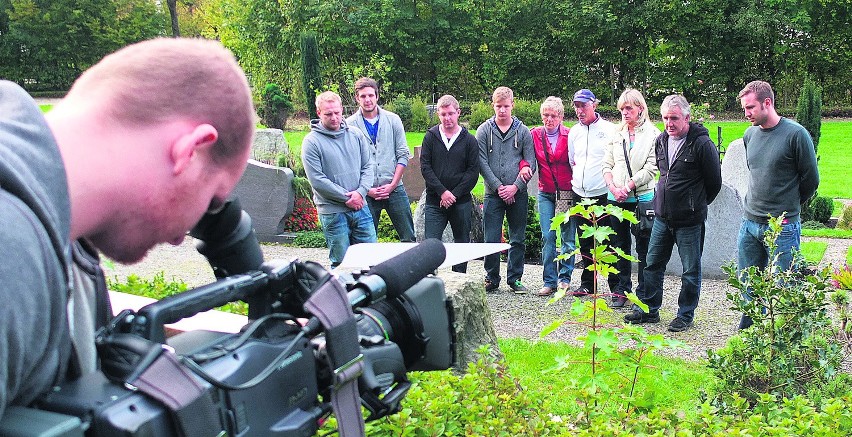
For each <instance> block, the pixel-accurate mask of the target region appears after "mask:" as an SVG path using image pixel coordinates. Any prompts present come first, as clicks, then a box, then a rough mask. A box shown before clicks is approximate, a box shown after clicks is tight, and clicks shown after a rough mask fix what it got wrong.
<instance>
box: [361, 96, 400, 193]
mask: <svg viewBox="0 0 852 437" xmlns="http://www.w3.org/2000/svg"><path fill="white" fill-rule="evenodd" d="M346 124H348V125H349V126H352V127H357V128H358V129H359V130H360V131H361V133H363V134H364V137H365V138H367V141H368V142H370V143H372V142H371V141H370V138H369V136H368V135H367V126H365V125H364V117H362V116H361V108H358V110H357V111H355V113H354V114H352V115H350V116H349V118H347V119H346ZM370 148H371V151H372V153H373V160H375V161H376V167H375V169H376V172H375V174H374V178H375V179H374V181H373V186H374V187H378V186H380V185H385V184H389V183H390V182H391V181H392V180H393V175H394V173H396V166H397V164H402V165H403V166H406V165H408V158H409V155H410V153H409V151H408V142H407V141H406V139H405V129H404V128H403V127H402V120H400V118H399V116H398V115H396V114H394V113H393V112H390V111H386V110H384V109H382V108H379V127H378V133H376V143H375V144H371V145H370ZM399 184H400V185H402V181H401V180H400V181H399Z"/></svg>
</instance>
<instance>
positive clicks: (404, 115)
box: [385, 95, 426, 131]
mask: <svg viewBox="0 0 852 437" xmlns="http://www.w3.org/2000/svg"><path fill="white" fill-rule="evenodd" d="M413 101H414V99H411V98H409V97H406V96H405V95H400V96H398V97H397V98H395V99H394V100H393V101H392V102H389V103H388V104H387V105H385V108H386V109H387V110H388V111H391V112H393V113H395V114H396V115H398V116H399V118H400V119H401V120H402V126H403V127H405V130H406V131H413V129H412V128H411V122H412V120H413V119H414V113H413V111H412V103H413ZM423 111H426V107H425V106H424V107H423Z"/></svg>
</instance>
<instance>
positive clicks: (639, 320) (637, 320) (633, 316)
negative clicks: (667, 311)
mask: <svg viewBox="0 0 852 437" xmlns="http://www.w3.org/2000/svg"><path fill="white" fill-rule="evenodd" d="M624 322H625V323H629V324H631V325H641V324H643V323H660V313H646V312H644V311H642V310H633V312H632V313H630V314H627V315H625V316H624Z"/></svg>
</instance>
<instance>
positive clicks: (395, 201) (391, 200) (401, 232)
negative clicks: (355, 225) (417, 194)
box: [367, 184, 414, 242]
mask: <svg viewBox="0 0 852 437" xmlns="http://www.w3.org/2000/svg"><path fill="white" fill-rule="evenodd" d="M367 205H369V206H370V213H371V214H372V215H373V228H374V229H375V230H376V232H379V217H381V215H382V210H383V209H384V210H386V211H387V212H388V217H390V220H391V223H393V227H394V229H396V234H397V235H398V236H399V241H404V242H413V241H414V220H413V219H412V217H411V202H410V201H409V200H408V195H407V194H405V187H403V186H402V184H399V185H397V186H396V188H394V190H393V191H391V193H390V196H388V198H387V199H385V200H376V199H373V198H372V197H370V196H367Z"/></svg>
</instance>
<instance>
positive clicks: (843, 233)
mask: <svg viewBox="0 0 852 437" xmlns="http://www.w3.org/2000/svg"><path fill="white" fill-rule="evenodd" d="M802 236H803V237H822V238H852V230H848V229H837V228H834V229H832V228H822V229H802Z"/></svg>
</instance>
